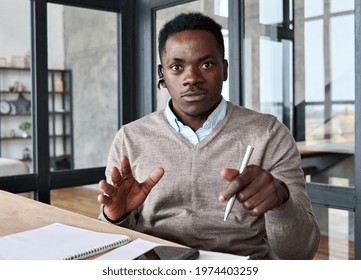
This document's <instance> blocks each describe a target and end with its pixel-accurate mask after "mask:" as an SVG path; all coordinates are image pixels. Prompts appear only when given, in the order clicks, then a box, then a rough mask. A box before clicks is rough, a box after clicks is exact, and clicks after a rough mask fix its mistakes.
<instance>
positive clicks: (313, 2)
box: [304, 0, 323, 18]
mask: <svg viewBox="0 0 361 280" xmlns="http://www.w3.org/2000/svg"><path fill="white" fill-rule="evenodd" d="M304 8H305V18H308V17H315V16H321V15H323V0H305V7H304Z"/></svg>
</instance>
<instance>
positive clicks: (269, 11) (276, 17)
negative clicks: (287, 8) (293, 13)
mask: <svg viewBox="0 0 361 280" xmlns="http://www.w3.org/2000/svg"><path fill="white" fill-rule="evenodd" d="M259 22H260V23H261V24H277V23H282V22H283V0H259Z"/></svg>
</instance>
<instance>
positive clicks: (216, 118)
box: [164, 97, 227, 132]
mask: <svg viewBox="0 0 361 280" xmlns="http://www.w3.org/2000/svg"><path fill="white" fill-rule="evenodd" d="M171 102H172V100H171V99H169V101H168V102H167V106H166V108H165V111H164V114H165V117H166V118H167V121H168V123H169V124H170V125H171V126H172V127H173V128H174V130H176V131H177V132H179V131H180V124H181V125H183V124H182V123H181V122H180V121H179V120H178V118H177V117H176V116H175V115H174V113H173V111H172V109H171V108H170V103H171ZM226 113H227V101H226V100H225V99H224V98H223V97H222V100H221V102H220V103H219V104H218V106H217V107H216V109H214V110H213V112H212V113H211V114H210V115H209V116H208V118H207V120H206V121H205V122H204V124H203V127H205V126H209V127H210V128H211V129H213V128H214V127H215V126H216V125H217V124H218V123H219V122H220V121H221V120H223V119H224V117H225V116H226Z"/></svg>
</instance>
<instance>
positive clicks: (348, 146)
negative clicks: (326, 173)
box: [297, 140, 355, 175]
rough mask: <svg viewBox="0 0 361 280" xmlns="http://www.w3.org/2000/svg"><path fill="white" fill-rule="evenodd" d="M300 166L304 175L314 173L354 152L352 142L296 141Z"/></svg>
mask: <svg viewBox="0 0 361 280" xmlns="http://www.w3.org/2000/svg"><path fill="white" fill-rule="evenodd" d="M297 147H298V150H299V152H300V155H301V160H302V168H303V170H304V172H305V174H306V175H315V174H317V173H320V172H322V171H323V170H325V169H327V168H329V167H331V166H333V165H335V164H337V163H339V162H340V161H342V160H344V159H346V158H347V157H350V156H353V155H354V153H355V145H354V143H350V142H348V143H333V142H330V141H327V140H324V141H320V142H319V143H317V144H313V145H310V144H306V143H305V142H297Z"/></svg>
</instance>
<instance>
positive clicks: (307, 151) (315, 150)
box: [297, 140, 355, 156]
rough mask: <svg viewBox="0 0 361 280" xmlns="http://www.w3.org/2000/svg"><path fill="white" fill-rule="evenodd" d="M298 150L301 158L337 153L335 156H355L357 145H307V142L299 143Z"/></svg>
mask: <svg viewBox="0 0 361 280" xmlns="http://www.w3.org/2000/svg"><path fill="white" fill-rule="evenodd" d="M297 147H298V150H299V152H300V154H301V156H310V155H312V154H321V153H335V154H349V155H353V154H355V143H352V142H345V143H334V142H331V141H327V140H324V141H319V142H317V144H307V143H306V142H297Z"/></svg>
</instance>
